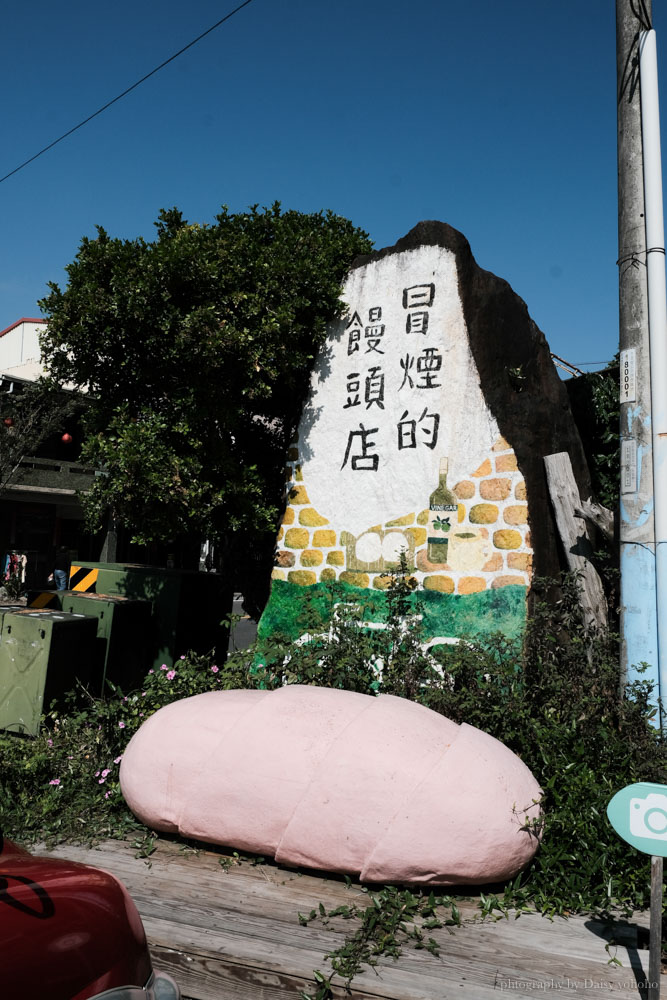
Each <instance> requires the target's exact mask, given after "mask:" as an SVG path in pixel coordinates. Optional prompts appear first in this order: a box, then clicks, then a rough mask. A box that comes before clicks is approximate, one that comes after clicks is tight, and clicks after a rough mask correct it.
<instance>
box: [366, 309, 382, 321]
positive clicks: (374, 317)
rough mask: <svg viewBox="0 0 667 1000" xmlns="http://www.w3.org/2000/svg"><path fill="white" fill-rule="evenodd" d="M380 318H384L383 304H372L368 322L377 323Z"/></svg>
mask: <svg viewBox="0 0 667 1000" xmlns="http://www.w3.org/2000/svg"><path fill="white" fill-rule="evenodd" d="M379 319H382V306H372V307H371V308H370V309H369V310H368V322H369V323H377V321H378V320H379Z"/></svg>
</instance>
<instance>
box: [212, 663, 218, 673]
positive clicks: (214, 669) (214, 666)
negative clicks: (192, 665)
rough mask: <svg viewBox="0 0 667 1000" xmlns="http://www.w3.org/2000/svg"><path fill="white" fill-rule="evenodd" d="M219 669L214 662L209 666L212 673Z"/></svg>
mask: <svg viewBox="0 0 667 1000" xmlns="http://www.w3.org/2000/svg"><path fill="white" fill-rule="evenodd" d="M219 669H220V667H216V665H215V663H214V664H213V666H212V667H211V670H212V671H213V673H214V674H217V672H218V670H219Z"/></svg>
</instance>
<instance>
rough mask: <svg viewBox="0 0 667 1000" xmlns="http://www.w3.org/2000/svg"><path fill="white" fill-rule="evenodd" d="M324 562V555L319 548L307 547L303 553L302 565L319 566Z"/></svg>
mask: <svg viewBox="0 0 667 1000" xmlns="http://www.w3.org/2000/svg"><path fill="white" fill-rule="evenodd" d="M323 562H324V556H323V555H322V553H321V552H320V551H319V549H306V550H305V551H304V552H302V553H301V565H302V566H319V565H320V564H321V563H323Z"/></svg>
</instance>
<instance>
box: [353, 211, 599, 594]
mask: <svg viewBox="0 0 667 1000" xmlns="http://www.w3.org/2000/svg"><path fill="white" fill-rule="evenodd" d="M422 246H441V247H445V248H446V249H448V250H451V251H453V253H454V254H455V255H456V263H457V271H458V280H459V291H460V295H461V301H462V303H463V314H464V318H465V322H466V326H467V329H468V336H469V340H470V347H471V351H472V355H473V358H474V360H475V363H476V365H477V370H478V372H479V377H480V382H481V386H482V392H483V394H484V398H485V399H486V401H487V404H488V406H489V408H490V410H491V412H492V413H493V415H494V417H495V418H496V420H497V421H498V427H499V428H500V433H501V434H502V435H503V437H505V438H506V439H507V440H508V441H509V442H510V444H511V445H512V447H513V448H514V451H515V453H516V457H517V462H518V465H519V469H520V471H521V472H522V473H523V476H524V478H525V481H526V489H527V493H528V498H529V519H530V531H531V544H532V548H533V551H534V572H535V574H536V575H537V576H543V577H544V576H546V577H554V576H557V574H558V573H559V571H560V570H561V569H565V568H566V565H565V562H564V559H563V553H562V549H561V544H560V540H559V537H558V532H557V530H556V525H555V521H554V516H553V511H552V507H551V502H550V499H549V494H548V490H547V482H546V476H545V471H544V456H545V455H551V454H554V453H555V452H559V451H566V452H568V453H569V455H570V459H571V461H572V468H573V471H574V476H575V479H576V481H577V485H578V487H579V493H580V496H581V497H582V499H586V498H588V497H589V496H590V495H591V485H590V475H589V471H588V466H587V463H586V458H585V456H584V450H583V447H582V444H581V439H580V437H579V432H578V430H577V427H576V425H575V422H574V418H573V416H572V411H571V409H570V404H569V401H568V396H567V391H566V389H565V386H564V384H563V382H562V381H561V379H560V378H559V377H558V374H557V373H556V369H555V367H554V364H553V362H552V360H551V354H550V351H549V346H548V344H547V342H546V339H545V337H544V334H543V333H542V331H541V330H540V329H539V328H538V326H537V325H536V324H535V323H534V322H533V320H532V319H531V318H530V316H529V314H528V309H527V307H526V303H525V302H524V301H523V299H521V298H520V297H519V296H518V295H517V294H516V293H515V292H514V291H513V290H512V288H511V287H510V285H509V284H508V283H507V282H506V281H504V280H503V279H502V278H498V277H497V276H496V275H495V274H492V273H491V272H490V271H484V270H483V269H482V268H481V267H479V265H478V264H477V262H476V261H475V258H474V257H473V255H472V251H471V249H470V244H469V243H468V241H467V239H466V238H465V236H464V235H463V234H462V233H460V232H459V231H458V230H456V229H453V228H452V226H449V225H447V223H445V222H435V221H427V222H419V223H418V224H417V225H416V226H415V227H414V228H413V229H411V230H410V232H409V233H407V235H406V236H404V237H402V239H400V240H398V242H397V243H396V244H395V245H394V246H392V247H385V248H384V249H383V250H379V251H377V252H375V253H371V254H367V255H365V256H363V257H358V258H357V259H356V260H355V261H354V263H353V265H352V267H353V269H355V268H358V267H362V266H364V265H366V264H368V263H371V262H372V261H376V260H381V259H382V258H383V257H388V256H390V255H391V254H396V253H402V252H403V251H405V250H414V249H416V248H418V247H422ZM582 524H583V522H582ZM508 527H511V525H508ZM582 530H583V527H582Z"/></svg>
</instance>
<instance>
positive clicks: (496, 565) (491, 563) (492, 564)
mask: <svg viewBox="0 0 667 1000" xmlns="http://www.w3.org/2000/svg"><path fill="white" fill-rule="evenodd" d="M502 568H503V557H502V556H501V554H500V552H494V553H493V555H492V556H491V558H490V559H487V561H486V562H485V563H484V565H483V566H482V573H497V572H498V570H499V569H502Z"/></svg>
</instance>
